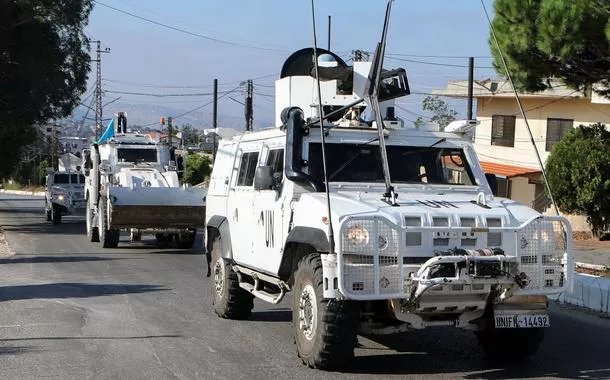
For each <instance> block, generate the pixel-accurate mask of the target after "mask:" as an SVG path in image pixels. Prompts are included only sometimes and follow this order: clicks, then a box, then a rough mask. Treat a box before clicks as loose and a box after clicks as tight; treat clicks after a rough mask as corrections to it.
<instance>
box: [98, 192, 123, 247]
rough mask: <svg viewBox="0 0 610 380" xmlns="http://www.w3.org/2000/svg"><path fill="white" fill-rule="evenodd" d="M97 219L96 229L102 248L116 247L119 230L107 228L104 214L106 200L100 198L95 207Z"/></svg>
mask: <svg viewBox="0 0 610 380" xmlns="http://www.w3.org/2000/svg"><path fill="white" fill-rule="evenodd" d="M97 215H98V216H97V220H98V231H99V237H100V242H101V243H102V247H104V248H116V247H117V246H118V245H119V237H120V235H121V231H119V230H111V229H108V226H107V225H106V224H107V214H106V201H105V200H103V199H100V202H99V205H98V209H97Z"/></svg>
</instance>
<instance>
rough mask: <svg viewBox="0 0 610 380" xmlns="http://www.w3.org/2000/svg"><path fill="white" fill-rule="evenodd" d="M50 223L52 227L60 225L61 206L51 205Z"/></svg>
mask: <svg viewBox="0 0 610 380" xmlns="http://www.w3.org/2000/svg"><path fill="white" fill-rule="evenodd" d="M51 222H52V223H53V224H54V225H58V224H61V206H60V205H57V204H55V203H53V205H52V208H51Z"/></svg>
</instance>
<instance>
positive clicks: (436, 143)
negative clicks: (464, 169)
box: [428, 137, 447, 148]
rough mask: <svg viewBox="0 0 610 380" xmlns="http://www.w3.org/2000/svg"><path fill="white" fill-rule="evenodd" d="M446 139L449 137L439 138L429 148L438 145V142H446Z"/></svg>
mask: <svg viewBox="0 0 610 380" xmlns="http://www.w3.org/2000/svg"><path fill="white" fill-rule="evenodd" d="M445 140H447V139H446V138H444V137H443V138H442V139H440V140H438V141H437V142H435V143H434V144H432V145H430V146H429V147H428V148H432V147H433V146H435V145H438V144H440V143H442V142H444V141H445Z"/></svg>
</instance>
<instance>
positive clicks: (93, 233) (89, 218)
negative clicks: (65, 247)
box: [85, 198, 100, 243]
mask: <svg viewBox="0 0 610 380" xmlns="http://www.w3.org/2000/svg"><path fill="white" fill-rule="evenodd" d="M85 207H86V210H85V223H86V225H87V239H89V241H90V242H92V243H95V242H98V241H100V235H99V230H98V227H97V226H94V225H93V209H91V206H90V205H89V198H87V199H86V201H85Z"/></svg>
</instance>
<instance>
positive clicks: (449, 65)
mask: <svg viewBox="0 0 610 380" xmlns="http://www.w3.org/2000/svg"><path fill="white" fill-rule="evenodd" d="M387 58H388V59H391V60H394V61H401V62H412V63H421V64H423V65H432V66H445V67H468V65H458V64H454V63H441V62H427V61H418V60H415V59H406V58H395V57H387ZM475 68H476V69H495V67H493V66H475Z"/></svg>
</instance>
